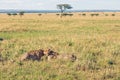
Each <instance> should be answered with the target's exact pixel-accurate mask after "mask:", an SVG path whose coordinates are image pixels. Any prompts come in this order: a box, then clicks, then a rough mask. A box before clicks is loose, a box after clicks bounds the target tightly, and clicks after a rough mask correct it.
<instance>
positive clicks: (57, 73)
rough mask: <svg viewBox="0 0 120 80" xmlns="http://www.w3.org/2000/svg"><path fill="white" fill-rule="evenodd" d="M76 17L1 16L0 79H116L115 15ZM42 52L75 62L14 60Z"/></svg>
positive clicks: (119, 30)
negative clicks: (70, 57)
mask: <svg viewBox="0 0 120 80" xmlns="http://www.w3.org/2000/svg"><path fill="white" fill-rule="evenodd" d="M79 14H81V13H75V14H74V16H71V17H70V16H66V17H64V18H62V19H61V18H60V17H58V16H57V15H56V14H42V15H41V16H38V14H25V15H24V16H22V17H20V16H19V15H18V16H8V15H6V14H0V38H3V41H0V55H1V56H0V59H4V60H1V62H0V80H120V13H115V14H116V15H115V16H110V15H111V14H113V13H99V16H94V17H92V16H90V15H86V16H80V15H79ZM86 14H91V13H86ZM103 14H110V15H109V16H104V15H103ZM47 48H50V49H52V50H54V51H57V52H59V53H60V54H64V53H65V54H71V53H74V54H75V55H76V56H77V60H76V61H75V62H71V61H67V60H65V61H64V60H57V59H54V60H52V61H40V62H39V61H25V62H20V61H19V57H20V56H21V55H23V54H24V53H26V52H28V51H30V50H36V49H47Z"/></svg>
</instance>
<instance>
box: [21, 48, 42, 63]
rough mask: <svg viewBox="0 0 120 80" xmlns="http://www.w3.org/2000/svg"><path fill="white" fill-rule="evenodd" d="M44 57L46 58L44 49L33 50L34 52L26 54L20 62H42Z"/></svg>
mask: <svg viewBox="0 0 120 80" xmlns="http://www.w3.org/2000/svg"><path fill="white" fill-rule="evenodd" d="M43 56H44V51H43V50H42V49H39V50H33V51H30V52H28V53H25V54H24V55H23V56H22V57H21V59H20V61H24V60H33V61H34V60H37V61H40V60H41V58H42V57H43Z"/></svg>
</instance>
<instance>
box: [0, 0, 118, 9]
mask: <svg viewBox="0 0 120 80" xmlns="http://www.w3.org/2000/svg"><path fill="white" fill-rule="evenodd" d="M62 3H67V4H70V5H71V6H72V7H73V10H101V9H109V10H120V0H0V9H20V10H26V9H27V10H56V9H57V8H56V5H57V4H62Z"/></svg>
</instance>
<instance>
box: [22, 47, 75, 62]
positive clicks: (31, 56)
mask: <svg viewBox="0 0 120 80" xmlns="http://www.w3.org/2000/svg"><path fill="white" fill-rule="evenodd" d="M44 56H45V57H46V59H47V60H48V61H50V60H52V59H62V60H70V61H75V60H76V59H77V57H76V56H75V55H73V54H59V53H57V52H54V51H53V50H51V49H46V50H42V49H39V50H33V51H30V52H28V53H25V54H24V55H23V56H22V57H21V59H20V61H24V60H33V61H34V60H37V61H40V60H41V59H42V57H44Z"/></svg>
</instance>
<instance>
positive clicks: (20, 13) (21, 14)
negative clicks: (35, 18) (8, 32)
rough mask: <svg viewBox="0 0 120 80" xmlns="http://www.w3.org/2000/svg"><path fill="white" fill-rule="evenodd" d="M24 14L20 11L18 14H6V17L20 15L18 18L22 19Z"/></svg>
mask: <svg viewBox="0 0 120 80" xmlns="http://www.w3.org/2000/svg"><path fill="white" fill-rule="evenodd" d="M24 13H25V12H24V11H21V12H19V13H7V15H8V16H12V15H13V16H16V15H20V16H21V17H22V16H23V15H24Z"/></svg>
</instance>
